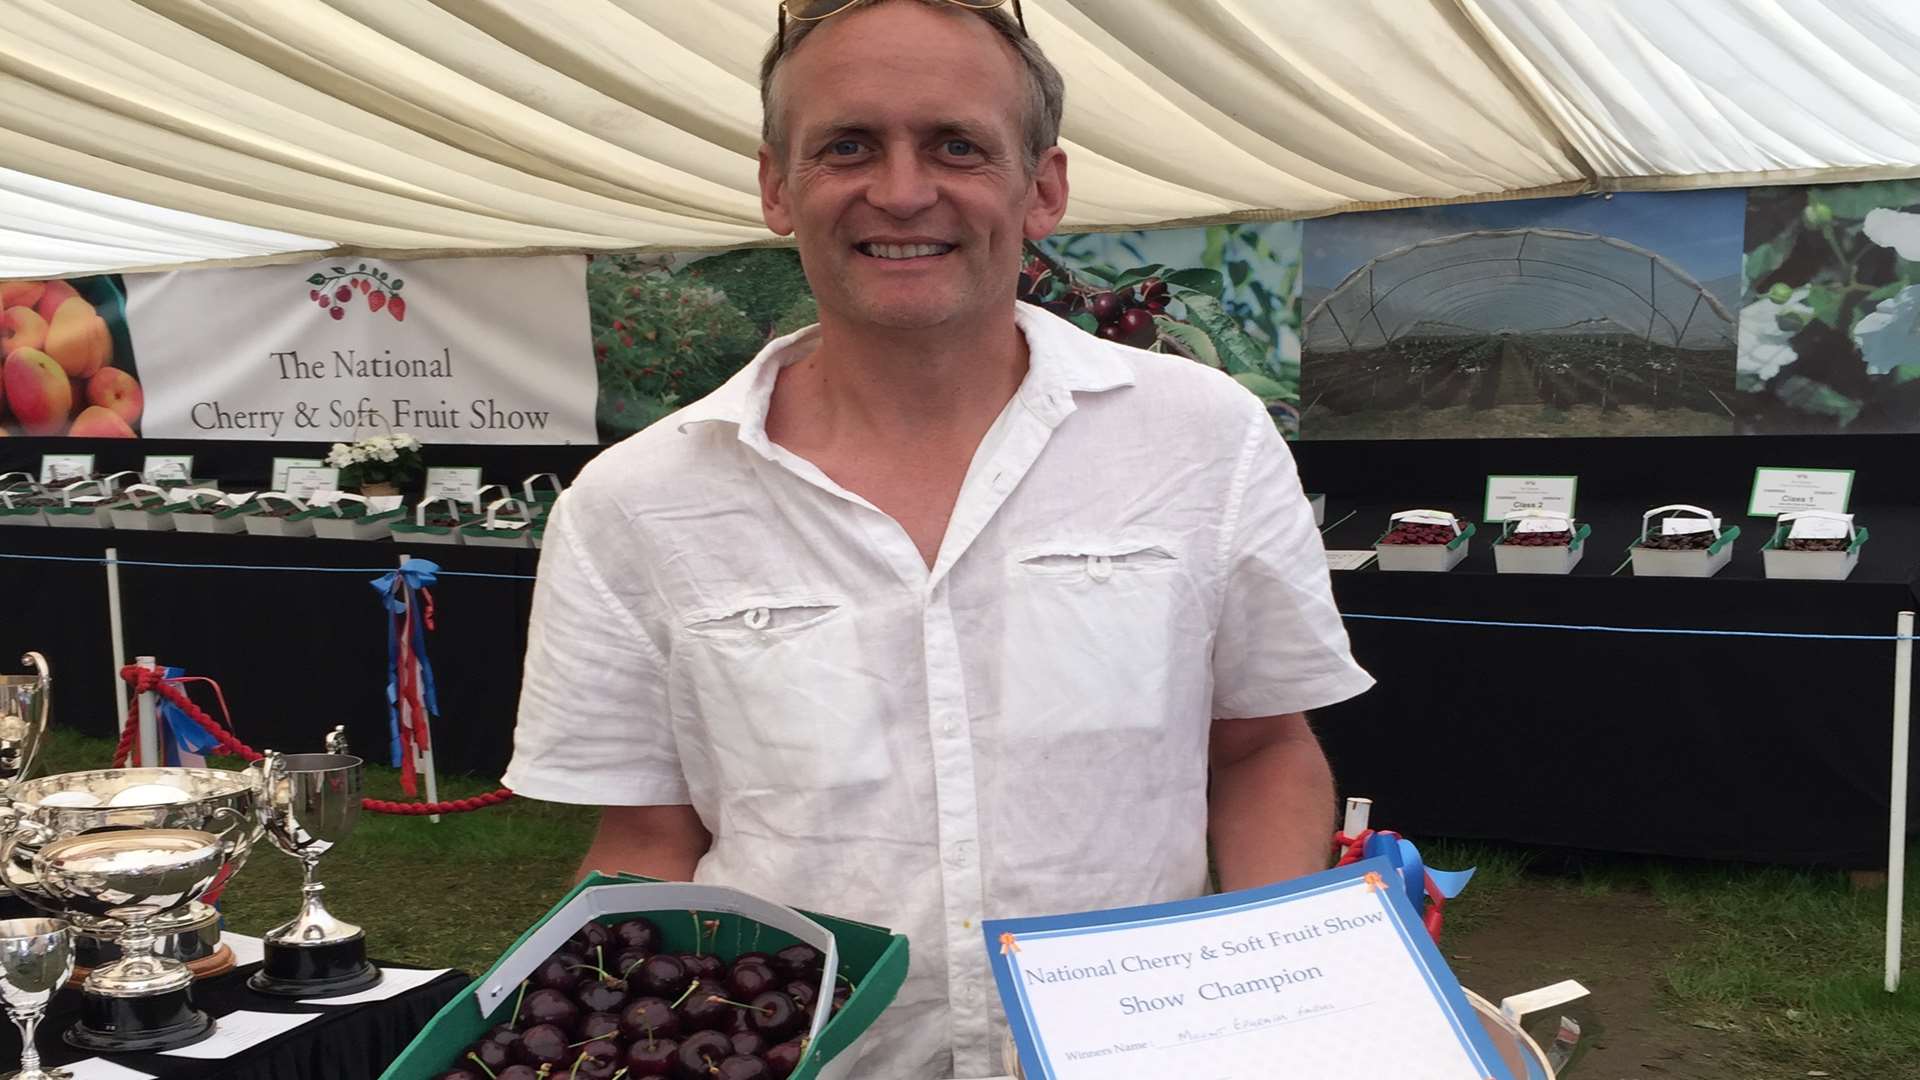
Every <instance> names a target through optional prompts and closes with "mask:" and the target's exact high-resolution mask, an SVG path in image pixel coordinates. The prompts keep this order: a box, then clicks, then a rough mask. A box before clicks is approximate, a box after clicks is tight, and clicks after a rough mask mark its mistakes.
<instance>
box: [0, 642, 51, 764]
mask: <svg viewBox="0 0 1920 1080" xmlns="http://www.w3.org/2000/svg"><path fill="white" fill-rule="evenodd" d="M20 662H21V663H23V664H25V665H27V666H28V667H30V668H32V669H33V670H34V673H33V674H32V675H0V798H4V797H5V796H6V795H7V794H8V791H9V789H11V788H12V787H13V785H14V783H15V782H16V781H18V780H19V779H20V778H21V777H24V776H26V775H27V770H28V769H31V768H33V759H34V757H35V756H37V755H38V754H39V753H40V743H41V741H42V740H44V739H45V738H46V734H47V707H48V705H49V704H50V703H51V702H52V700H53V675H52V673H51V672H49V671H48V670H47V658H46V657H44V656H41V655H40V654H39V653H37V652H30V653H28V654H26V655H25V656H22V657H21V658H20Z"/></svg>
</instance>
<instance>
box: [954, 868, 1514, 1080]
mask: <svg viewBox="0 0 1920 1080" xmlns="http://www.w3.org/2000/svg"><path fill="white" fill-rule="evenodd" d="M984 929H985V931H986V943H987V950H988V956H989V958H990V960H991V962H992V965H993V973H994V979H995V980H996V981H997V982H998V983H999V988H1000V999H1001V1002H1002V1003H1003V1004H1004V1005H1005V1007H1006V1012H1007V1019H1008V1023H1009V1025H1010V1026H1011V1028H1012V1032H1013V1037H1014V1043H1015V1045H1016V1046H1017V1047H1018V1049H1019V1052H1020V1058H1021V1062H1022V1064H1023V1066H1024V1068H1025V1071H1026V1075H1027V1076H1028V1077H1029V1080H1042V1078H1048V1080H1139V1078H1140V1077H1146V1076H1169V1077H1172V1076H1204V1077H1206V1078H1208V1080H1270V1078H1272V1077H1275V1076H1312V1077H1330V1076H1369V1077H1393V1078H1394V1080H1514V1077H1513V1074H1512V1072H1511V1071H1510V1070H1509V1069H1508V1068H1507V1067H1506V1065H1505V1063H1504V1062H1503V1061H1502V1060H1501V1059H1500V1057H1499V1054H1498V1053H1497V1052H1496V1051H1495V1050H1494V1048H1493V1045H1492V1043H1491V1042H1490V1041H1489V1039H1488V1037H1487V1033H1486V1029H1485V1028H1484V1027H1482V1026H1481V1024H1480V1023H1479V1022H1478V1020H1476V1019H1475V1017H1474V1014H1473V1008H1472V1006H1471V1005H1469V1004H1468V1003H1467V1000H1466V997H1465V995H1463V994H1462V993H1461V991H1460V984H1459V982H1458V981H1457V980H1456V979H1455V978H1454V976H1453V973H1452V972H1451V971H1449V970H1448V969H1447V966H1446V964H1445V963H1444V962H1443V961H1442V960H1441V958H1440V953H1439V950H1437V949H1435V948H1434V945H1433V939H1432V938H1430V937H1429V936H1428V935H1427V932H1426V930H1425V929H1424V928H1423V927H1422V926H1421V924H1420V920H1419V917H1418V916H1417V915H1416V914H1415V913H1414V910H1413V907H1412V905H1411V904H1410V903H1409V902H1408V900H1407V897H1406V894H1405V892H1404V891H1403V889H1402V887H1401V886H1400V884H1399V871H1398V870H1395V869H1394V868H1393V866H1392V864H1391V863H1389V862H1388V861H1387V860H1385V859H1366V860H1363V861H1361V862H1357V863H1353V864H1351V865H1349V866H1344V867H1341V868H1339V869H1337V870H1329V871H1326V872H1325V873H1320V874H1314V875H1311V876H1309V877H1304V878H1300V879H1298V880H1295V881H1290V882H1284V883H1282V884H1279V885H1272V886H1268V887H1266V888H1263V889H1252V890H1247V891H1245V892H1236V893H1226V894H1222V895H1219V896H1208V897H1202V898H1200V899H1198V900H1188V901H1182V902H1179V903H1173V904H1159V905H1153V906H1148V907H1138V908H1124V909H1118V910H1114V911H1097V912H1088V913H1085V914H1080V915H1064V916H1057V917H1052V918H1037V919H998V920H990V921H988V922H987V923H985V924H984ZM1388 1033H1390V1036H1389V1035H1388Z"/></svg>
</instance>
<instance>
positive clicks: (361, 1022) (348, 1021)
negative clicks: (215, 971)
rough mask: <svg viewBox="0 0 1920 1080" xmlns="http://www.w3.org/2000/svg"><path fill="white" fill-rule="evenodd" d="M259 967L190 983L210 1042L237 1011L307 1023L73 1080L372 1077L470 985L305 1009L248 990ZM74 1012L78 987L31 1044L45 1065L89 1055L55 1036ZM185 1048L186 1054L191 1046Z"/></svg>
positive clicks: (1, 1060) (12, 1034)
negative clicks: (229, 1047)
mask: <svg viewBox="0 0 1920 1080" xmlns="http://www.w3.org/2000/svg"><path fill="white" fill-rule="evenodd" d="M259 966H260V965H259V964H258V963H252V964H247V965H244V966H242V967H240V968H237V969H235V970H234V971H233V972H232V973H230V974H227V975H223V976H221V977H219V978H217V979H209V980H206V981H203V982H199V983H195V984H194V988H193V996H194V1003H195V1004H196V1005H197V1006H199V1007H200V1008H202V1009H205V1010H206V1011H207V1012H208V1013H209V1014H210V1015H211V1016H213V1018H214V1020H215V1023H216V1027H215V1037H216V1038H217V1037H218V1035H219V1028H218V1024H219V1023H220V1022H221V1018H222V1017H225V1016H229V1015H231V1014H233V1013H235V1012H237V1011H242V1010H244V1011H246V1012H250V1013H271V1014H278V1015H287V1014H302V1015H310V1016H312V1017H313V1019H311V1020H308V1021H306V1022H304V1023H302V1024H300V1025H299V1026H298V1027H295V1028H293V1029H291V1030H289V1031H286V1032H285V1033H284V1034H280V1035H276V1036H273V1037H272V1038H269V1039H267V1040H266V1041H265V1042H262V1043H259V1044H257V1045H255V1046H252V1047H251V1048H249V1049H246V1050H243V1051H241V1052H240V1053H237V1054H234V1055H233V1056H230V1057H224V1058H195V1057H187V1056H183V1055H181V1054H179V1053H169V1054H116V1055H114V1056H113V1057H112V1058H111V1059H110V1061H111V1063H112V1064H113V1065H116V1066H119V1067H121V1068H123V1069H129V1070H132V1071H131V1072H126V1073H119V1072H112V1071H110V1070H108V1071H106V1072H104V1073H87V1072H81V1073H79V1075H78V1076H77V1077H76V1080H85V1078H86V1077H88V1076H91V1075H108V1076H112V1077H114V1078H115V1080H132V1078H134V1077H137V1076H151V1077H157V1078H159V1080H374V1078H375V1077H378V1076H379V1075H380V1073H381V1072H382V1071H383V1070H385V1069H386V1067H387V1064H388V1063H389V1062H391V1061H392V1060H393V1059H394V1057H396V1056H397V1055H398V1054H399V1053H400V1051H401V1050H402V1049H404V1048H405V1047H406V1045H407V1043H408V1041H409V1040H411V1039H412V1038H413V1037H414V1035H415V1034H416V1033H418V1032H419V1030H420V1029H421V1028H423V1027H425V1026H426V1024H427V1021H428V1020H431V1019H433V1015H434V1013H436V1012H438V1011H439V1010H440V1008H441V1006H443V1005H445V1004H446V1003H447V1002H449V1001H452V1000H453V999H454V997H455V996H457V995H458V994H459V993H460V991H461V990H462V989H464V988H465V987H466V985H467V983H469V982H470V981H472V980H471V979H470V977H469V976H467V975H464V974H461V973H460V972H457V971H449V972H445V973H442V974H440V975H437V976H435V977H433V978H432V979H431V980H430V981H428V982H426V983H424V984H422V985H419V986H415V987H412V988H411V989H408V990H404V991H402V992H400V993H399V994H397V995H395V996H394V997H391V998H387V999H385V1000H383V1001H370V1002H364V1003H361V1004H355V1005H304V1004H301V1003H299V1002H296V1001H284V1000H281V999H279V998H271V997H267V996H266V995H264V994H256V993H254V992H253V991H252V990H249V989H247V976H249V975H251V974H253V972H254V971H256V970H258V968H259ZM382 966H383V967H386V966H390V965H382ZM79 1008H80V993H79V991H77V990H66V991H62V992H61V993H60V994H58V995H57V996H56V997H55V998H54V1000H53V1006H52V1008H51V1009H49V1010H48V1013H47V1020H46V1022H45V1023H44V1024H42V1025H41V1027H40V1032H39V1037H38V1038H37V1039H36V1040H35V1041H36V1042H37V1043H38V1044H39V1047H40V1056H41V1059H42V1063H43V1064H44V1065H45V1066H46V1067H49V1068H51V1067H54V1066H64V1065H69V1064H70V1063H72V1062H76V1061H82V1060H88V1059H92V1058H93V1057H94V1055H92V1054H90V1053H88V1052H86V1051H82V1050H75V1049H74V1048H73V1047H71V1046H68V1045H67V1044H66V1043H65V1042H62V1041H61V1039H60V1032H61V1031H63V1030H65V1029H66V1027H67V1026H68V1025H69V1024H71V1023H72V1022H73V1020H74V1019H75V1018H76V1016H77V1015H78V1013H79ZM228 1023H229V1024H231V1023H232V1021H228ZM186 1049H187V1050H188V1051H189V1052H191V1051H192V1050H193V1048H192V1047H187V1048H186ZM19 1058H20V1036H19V1033H18V1032H16V1031H15V1030H14V1029H13V1028H12V1027H11V1026H10V1025H9V1026H6V1028H5V1030H4V1032H0V1067H11V1066H12V1065H13V1064H14V1063H15V1062H18V1061H19Z"/></svg>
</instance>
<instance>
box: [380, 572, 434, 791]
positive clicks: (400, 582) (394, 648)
mask: <svg viewBox="0 0 1920 1080" xmlns="http://www.w3.org/2000/svg"><path fill="white" fill-rule="evenodd" d="M439 576H440V564H439V563H437V562H434V561H433V560H431V559H409V560H407V561H406V562H404V563H401V564H400V567H399V569H396V570H393V571H390V572H388V573H385V574H382V575H380V576H379V577H377V578H374V579H373V582H372V584H373V589H374V591H375V592H377V593H379V594H380V605H381V606H382V607H384V608H385V609H386V610H387V613H388V617H387V736H388V742H389V746H390V749H391V751H392V753H391V755H390V756H391V757H392V767H393V768H396V769H397V768H399V767H400V765H401V755H402V750H401V746H400V641H399V632H398V630H397V629H396V627H397V624H398V622H399V620H398V619H396V618H394V616H397V615H402V614H405V613H406V612H407V611H409V610H412V611H413V612H414V613H415V614H416V615H418V614H419V613H420V612H419V609H418V608H417V607H415V604H416V600H415V597H414V593H415V592H416V591H417V590H420V589H424V588H426V587H427V586H429V585H432V584H433V583H434V582H435V581H437V580H438V579H439ZM396 585H397V586H398V588H396V587H395V586H396ZM409 625H410V628H411V630H410V634H409V637H408V644H410V645H411V646H412V648H413V655H414V658H415V659H417V660H418V661H419V662H420V697H421V700H422V701H423V702H424V703H425V704H426V706H427V714H428V715H429V716H438V715H440V696H439V694H438V693H437V692H436V690H435V688H434V682H433V664H432V662H431V661H429V660H428V659H427V623H426V619H425V618H415V619H412V620H411V621H410V623H409Z"/></svg>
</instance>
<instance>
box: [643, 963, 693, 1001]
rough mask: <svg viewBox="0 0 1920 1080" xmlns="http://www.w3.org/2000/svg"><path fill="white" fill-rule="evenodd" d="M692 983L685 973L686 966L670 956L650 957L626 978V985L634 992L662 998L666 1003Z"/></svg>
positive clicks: (690, 976) (691, 977)
mask: <svg viewBox="0 0 1920 1080" xmlns="http://www.w3.org/2000/svg"><path fill="white" fill-rule="evenodd" d="M692 981H693V976H692V975H691V974H690V973H689V972H688V971H687V965H685V964H682V963H681V962H680V961H679V960H677V959H675V958H673V957H671V956H664V955H662V956H650V957H648V958H647V962H646V963H644V964H641V965H640V967H639V968H638V969H637V970H636V971H635V972H634V973H633V974H632V975H631V976H628V978H627V984H628V985H629V986H631V987H633V988H634V990H635V991H637V992H639V993H643V994H651V995H653V996H654V997H663V998H666V999H667V1000H668V1001H672V1000H673V999H675V998H677V997H679V996H680V995H681V993H682V992H684V991H685V990H686V988H687V984H688V983H690V982H692Z"/></svg>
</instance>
